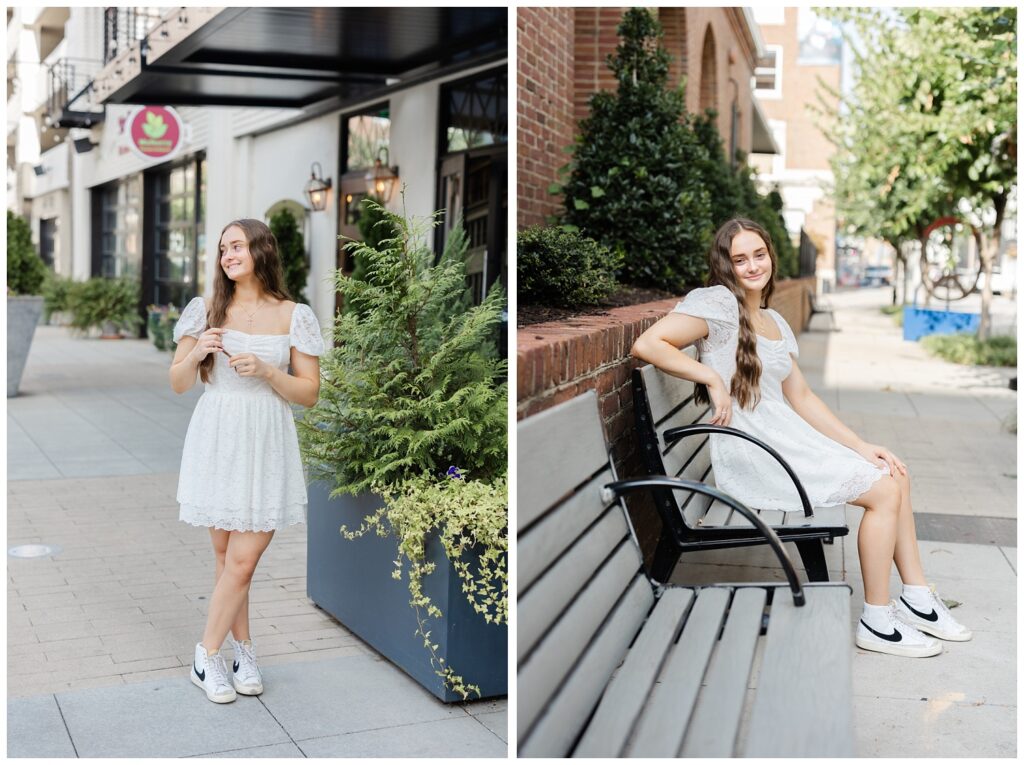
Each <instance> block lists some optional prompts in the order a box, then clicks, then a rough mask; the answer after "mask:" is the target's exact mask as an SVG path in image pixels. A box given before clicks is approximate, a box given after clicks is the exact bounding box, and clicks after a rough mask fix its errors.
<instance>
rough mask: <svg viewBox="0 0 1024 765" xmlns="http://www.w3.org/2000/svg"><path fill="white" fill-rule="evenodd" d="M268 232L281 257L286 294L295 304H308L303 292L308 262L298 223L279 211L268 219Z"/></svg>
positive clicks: (282, 211)
mask: <svg viewBox="0 0 1024 765" xmlns="http://www.w3.org/2000/svg"><path fill="white" fill-rule="evenodd" d="M270 230H271V231H272V232H273V234H274V238H275V239H277V251H278V254H279V255H280V256H281V267H282V269H283V270H284V281H285V285H286V286H287V288H288V293H289V294H290V295H291V296H292V298H293V299H294V300H295V302H297V303H308V302H309V301H308V300H307V299H306V295H305V290H306V280H307V279H308V278H309V261H308V260H306V245H305V244H304V243H303V241H302V232H301V231H299V224H298V221H296V220H295V216H294V215H292V213H291V211H290V210H279V211H278V212H276V213H274V214H273V215H272V216H271V217H270Z"/></svg>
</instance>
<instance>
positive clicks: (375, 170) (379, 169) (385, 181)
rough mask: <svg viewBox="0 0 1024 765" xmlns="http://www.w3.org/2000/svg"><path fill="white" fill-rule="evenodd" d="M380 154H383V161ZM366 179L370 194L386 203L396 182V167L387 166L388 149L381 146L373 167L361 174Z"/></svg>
mask: <svg viewBox="0 0 1024 765" xmlns="http://www.w3.org/2000/svg"><path fill="white" fill-rule="evenodd" d="M381 155H383V156H384V159H383V161H382V160H381ZM363 177H364V178H365V179H366V190H367V191H368V192H370V196H373V197H377V198H378V199H381V200H383V201H384V203H385V204H386V203H387V202H388V201H389V200H390V199H391V195H392V194H393V193H394V191H395V186H396V185H397V184H398V168H397V167H389V166H388V150H387V148H386V147H383V146H382V147H381V149H380V152H379V153H378V155H377V159H376V160H375V161H374V163H373V167H372V168H370V170H369V171H368V172H367V173H366V175H365V176H363Z"/></svg>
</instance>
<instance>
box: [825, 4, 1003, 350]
mask: <svg viewBox="0 0 1024 765" xmlns="http://www.w3.org/2000/svg"><path fill="white" fill-rule="evenodd" d="M822 12H823V14H825V15H828V16H830V17H832V18H834V19H836V20H838V21H843V22H846V23H847V24H848V25H849V26H850V27H851V28H852V29H854V30H856V35H857V37H859V38H860V40H861V41H862V42H863V47H862V49H858V48H857V47H856V46H854V47H853V50H854V53H855V67H856V72H857V83H856V85H855V86H854V88H853V91H852V92H851V93H850V94H849V96H848V97H846V98H843V99H842V102H841V104H840V107H839V108H838V109H837V110H830V109H829V108H828V107H824V108H822V109H821V111H822V113H824V114H828V115H829V116H831V117H833V118H835V127H834V129H833V130H832V131H831V137H832V139H833V142H834V143H835V144H836V146H837V152H836V154H835V156H834V158H833V173H834V175H835V178H836V206H837V211H838V213H839V214H840V216H841V217H842V218H843V221H844V224H845V225H847V226H849V227H850V228H852V229H854V230H855V231H857V232H859V233H862V234H865V235H874V236H881V237H882V238H884V239H886V240H887V241H889V242H890V243H891V244H893V246H894V247H895V248H896V249H897V252H901V250H902V244H903V243H904V242H906V241H908V240H915V239H916V240H917V241H919V242H920V246H921V247H922V248H923V247H924V244H925V243H924V241H923V233H924V230H925V228H926V227H927V226H928V225H929V224H930V223H931V222H932V221H933V220H935V219H936V218H939V217H942V216H946V215H959V216H961V217H965V218H966V219H967V220H968V221H969V222H971V223H973V224H974V225H975V226H977V227H978V228H979V229H980V231H981V235H982V247H981V257H982V264H983V268H984V270H985V272H986V273H987V274H991V268H992V261H993V259H994V255H995V253H996V252H997V251H998V247H999V242H998V236H999V228H1000V224H1001V222H1002V218H1003V215H1004V213H1005V210H1006V205H1007V201H1008V199H1009V198H1010V196H1011V191H1012V188H1013V185H1014V182H1015V177H1016V175H1015V174H1016V167H1015V165H1016V98H1017V92H1016V80H1017V77H1016V70H1017V64H1016V18H1017V13H1016V8H943V9H936V10H929V9H916V8H899V9H890V10H888V11H885V12H881V11H877V10H870V9H858V8H846V9H829V10H826V11H822ZM847 37H848V39H849V38H850V35H847ZM835 95H838V94H835ZM989 283H990V280H988V279H987V280H986V288H985V291H984V292H983V295H982V323H981V329H980V330H979V336H980V337H982V338H984V337H985V336H986V335H987V332H988V327H989V325H990V321H989V313H990V312H989V305H990V302H991V291H990V287H988V286H987V285H988V284H989ZM904 299H906V289H904Z"/></svg>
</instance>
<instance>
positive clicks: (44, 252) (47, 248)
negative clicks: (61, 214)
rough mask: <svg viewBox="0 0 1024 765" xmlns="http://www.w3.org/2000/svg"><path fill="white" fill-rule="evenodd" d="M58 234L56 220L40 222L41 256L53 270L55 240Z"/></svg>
mask: <svg viewBox="0 0 1024 765" xmlns="http://www.w3.org/2000/svg"><path fill="white" fill-rule="evenodd" d="M56 233H57V219H56V218H44V219H41V220H40V221H39V256H40V257H41V258H42V259H43V262H44V263H45V264H46V265H47V266H49V267H50V268H53V239H54V235H55V234H56Z"/></svg>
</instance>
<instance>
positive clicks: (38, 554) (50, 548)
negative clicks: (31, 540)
mask: <svg viewBox="0 0 1024 765" xmlns="http://www.w3.org/2000/svg"><path fill="white" fill-rule="evenodd" d="M59 552H60V548H59V547H57V545H17V546H15V547H9V548H7V554H8V555H9V556H11V557H12V558H45V557H47V556H49V555H56V554H57V553H59Z"/></svg>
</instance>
